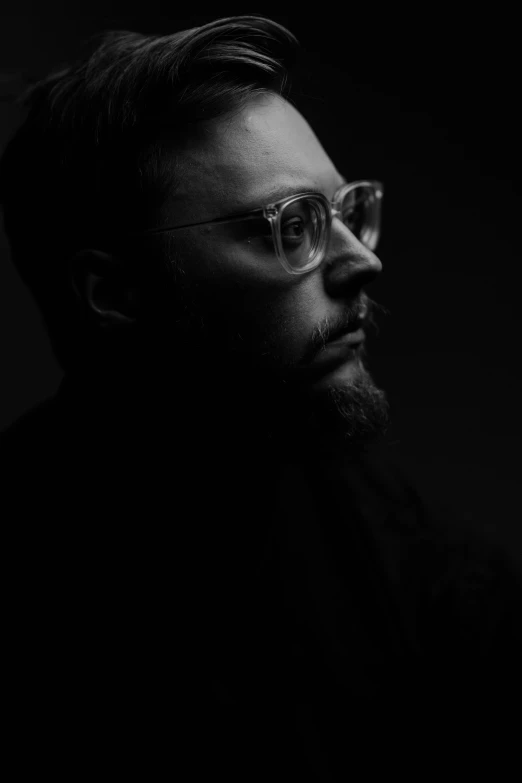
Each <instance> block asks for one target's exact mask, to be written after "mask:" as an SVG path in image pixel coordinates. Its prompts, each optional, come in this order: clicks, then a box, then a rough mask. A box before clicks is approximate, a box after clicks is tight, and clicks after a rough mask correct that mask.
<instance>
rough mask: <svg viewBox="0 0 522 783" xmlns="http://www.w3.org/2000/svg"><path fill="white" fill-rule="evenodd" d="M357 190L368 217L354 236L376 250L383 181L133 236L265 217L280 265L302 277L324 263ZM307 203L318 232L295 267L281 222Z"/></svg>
mask: <svg viewBox="0 0 522 783" xmlns="http://www.w3.org/2000/svg"><path fill="white" fill-rule="evenodd" d="M358 188H361V189H363V191H364V193H365V195H366V203H365V205H364V208H365V210H366V215H365V225H364V230H363V231H362V232H361V235H360V236H357V235H355V236H356V238H357V239H358V240H359V241H360V242H361V243H362V244H363V245H364V246H365V247H367V248H368V249H369V250H372V251H373V250H375V248H376V247H377V244H378V241H379V238H380V229H381V200H382V196H383V191H384V187H383V184H382V182H379V181H377V180H357V181H355V182H349V183H346V184H345V185H342V186H341V188H339V190H338V191H337V193H336V194H335V196H334V198H333V200H332V201H329V200H328V199H327V198H326V196H324V195H323V194H322V193H316V192H309V191H307V192H303V193H298V194H295V195H293V196H289V197H287V198H284V199H281V200H280V201H275V202H273V203H272V204H266V205H265V206H264V207H260V208H259V209H255V210H252V211H250V212H246V213H242V214H240V215H235V216H231V217H222V218H215V219H214V220H205V221H202V222H199V223H187V224H184V225H182V226H166V227H163V228H153V229H149V230H147V231H141V232H139V233H137V234H133V236H144V235H149V234H160V233H166V232H170V231H177V230H180V229H182V228H191V227H193V226H203V225H210V224H212V223H234V222H240V221H245V220H255V219H259V218H260V217H263V218H266V220H267V221H268V222H269V224H270V227H271V231H272V240H273V244H274V248H275V252H276V255H277V258H278V260H279V261H280V263H281V265H282V266H283V268H284V269H285V270H286V271H287V272H288V273H289V274H291V275H301V274H305V273H306V272H310V271H312V270H313V269H316V268H317V267H318V266H319V265H320V264H321V262H322V261H323V259H324V256H325V254H326V251H327V248H328V245H329V242H330V234H331V229H332V221H333V219H334V217H337V218H339V219H340V220H341V222H342V223H343V225H344V226H346V222H345V220H343V209H342V208H343V204H344V203H345V199H346V197H347V196H348V195H349V194H350V193H352V192H353V191H354V190H357V189H358ZM304 200H307V202H308V203H310V204H311V205H312V208H313V209H316V211H317V215H318V216H319V221H318V231H317V235H316V241H315V243H314V246H313V250H312V253H311V255H310V258H309V260H308V262H307V263H306V264H304V265H303V266H300V267H299V268H296V267H295V266H292V265H291V264H290V263H289V261H288V259H287V256H286V253H285V250H284V247H283V239H282V236H281V219H282V216H283V214H284V211H285V210H286V209H287V208H288V207H290V206H292V205H295V204H296V203H298V202H300V201H304ZM356 203H358V202H356ZM351 206H354V205H351ZM348 228H349V227H348Z"/></svg>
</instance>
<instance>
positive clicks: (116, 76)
mask: <svg viewBox="0 0 522 783" xmlns="http://www.w3.org/2000/svg"><path fill="white" fill-rule="evenodd" d="M296 44H297V41H296V39H295V38H294V36H293V35H292V34H291V33H290V32H289V31H288V30H286V29H285V28H284V27H282V26H281V25H279V24H278V23H276V22H273V21H271V20H269V19H266V18H264V17H261V16H258V15H249V16H236V17H229V18H225V19H218V20H216V21H213V22H210V23H209V24H205V25H203V26H201V27H194V28H192V29H188V30H182V31H179V32H176V33H173V34H170V35H141V34H139V33H135V32H128V31H111V32H106V33H103V34H101V36H100V35H99V36H96V37H95V38H94V39H91V42H90V44H89V48H90V53H89V54H87V55H86V56H85V57H84V58H83V59H81V60H80V61H79V62H77V63H75V64H74V65H71V66H70V67H68V68H66V69H64V70H61V71H60V72H56V73H52V74H51V75H50V76H48V77H47V78H45V79H44V80H42V81H41V82H39V83H37V84H35V85H34V86H32V87H31V88H30V90H29V91H27V93H26V94H25V95H24V96H22V104H23V106H24V108H25V110H26V112H27V114H26V118H25V120H24V122H23V124H22V125H21V127H20V128H19V129H18V131H17V132H16V134H15V135H14V137H13V138H12V139H11V141H10V142H9V144H8V145H7V148H6V150H5V152H4V154H3V157H2V159H1V161H0V202H1V203H2V206H3V212H4V227H5V231H6V234H7V236H8V239H9V242H10V246H11V256H12V261H13V263H14V265H15V267H16V269H17V270H18V272H19V274H20V276H21V278H22V280H23V281H24V282H25V284H26V285H27V287H28V288H29V290H30V291H31V293H32V295H33V297H34V299H35V301H36V303H37V305H38V307H39V309H40V311H41V312H42V315H43V318H44V322H45V325H46V328H47V331H48V334H49V337H50V340H51V344H52V347H53V350H54V353H55V355H56V357H57V359H58V362H59V363H60V365H61V366H62V368H63V369H67V368H68V366H70V364H71V362H72V361H73V359H74V358H75V356H76V354H77V353H78V350H77V349H78V345H76V343H75V341H77V340H78V335H79V332H80V331H81V330H82V329H83V330H85V329H87V326H86V325H85V323H84V322H83V320H82V317H81V316H80V315H79V314H78V312H77V310H78V308H77V305H76V303H75V302H74V301H73V296H72V290H69V287H68V283H67V279H66V274H65V264H66V261H67V258H69V257H70V255H71V253H73V252H74V251H75V250H79V249H81V248H82V247H86V246H87V245H88V244H92V243H97V244H98V246H99V247H100V246H101V247H103V243H104V242H107V241H108V237H110V236H111V235H113V234H117V233H118V231H125V230H129V229H130V228H132V229H133V230H134V229H135V228H136V226H139V225H142V226H143V227H145V225H146V224H148V222H149V220H150V219H151V218H152V216H153V215H154V214H155V213H156V211H157V209H158V207H159V205H160V204H161V203H162V202H163V199H164V197H165V195H166V192H167V190H172V188H173V187H175V182H173V180H172V171H171V170H170V169H169V168H168V167H166V166H165V153H166V152H167V151H168V150H172V149H175V146H176V144H177V143H179V142H181V141H182V140H184V139H186V138H190V134H191V129H193V128H194V124H195V123H197V122H199V121H201V120H207V119H212V118H216V117H220V116H222V115H224V114H226V113H227V112H228V111H231V110H233V109H235V108H236V107H240V106H241V105H242V103H243V102H244V101H246V100H248V99H249V98H250V97H251V96H252V95H254V94H257V93H262V92H275V93H278V94H280V95H282V96H283V97H288V92H289V89H290V79H289V71H290V68H291V65H292V63H293V61H294V56H295V53H296Z"/></svg>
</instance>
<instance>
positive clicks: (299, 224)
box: [281, 217, 305, 239]
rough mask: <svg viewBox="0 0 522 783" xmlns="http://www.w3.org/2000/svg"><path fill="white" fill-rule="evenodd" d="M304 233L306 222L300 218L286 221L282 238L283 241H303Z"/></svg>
mask: <svg viewBox="0 0 522 783" xmlns="http://www.w3.org/2000/svg"><path fill="white" fill-rule="evenodd" d="M304 232H305V225H304V220H303V218H300V217H294V218H291V219H290V220H285V222H284V225H282V226H281V236H282V237H283V239H302V237H303V236H304Z"/></svg>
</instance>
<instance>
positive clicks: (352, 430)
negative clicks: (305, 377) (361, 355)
mask: <svg viewBox="0 0 522 783" xmlns="http://www.w3.org/2000/svg"><path fill="white" fill-rule="evenodd" d="M310 416H311V420H312V426H313V428H314V429H315V430H316V431H318V432H319V433H320V434H321V437H324V436H327V437H328V436H332V437H334V438H340V439H342V440H344V441H345V442H347V443H365V442H369V441H372V440H375V439H379V438H381V437H383V436H384V435H385V434H386V432H387V430H388V427H389V423H390V414H389V402H388V399H387V396H386V393H385V392H384V391H383V390H382V389H380V388H379V387H378V386H377V385H376V384H375V382H374V380H373V378H372V376H371V374H370V373H369V371H368V370H367V369H366V368H365V367H364V365H363V363H362V361H361V360H358V361H357V362H353V363H351V365H350V366H349V367H342V368H340V369H339V370H338V371H336V372H333V373H330V374H329V376H328V377H327V378H324V379H322V380H321V382H320V383H319V384H316V385H315V388H314V394H313V395H312V397H311V399H310Z"/></svg>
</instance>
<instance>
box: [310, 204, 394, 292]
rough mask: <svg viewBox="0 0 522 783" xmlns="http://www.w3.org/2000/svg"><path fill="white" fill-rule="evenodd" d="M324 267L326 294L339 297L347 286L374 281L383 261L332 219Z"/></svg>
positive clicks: (350, 288)
mask: <svg viewBox="0 0 522 783" xmlns="http://www.w3.org/2000/svg"><path fill="white" fill-rule="evenodd" d="M323 269H324V280H325V287H326V289H327V291H328V293H329V294H330V295H331V296H337V297H339V296H343V295H345V292H346V290H347V289H349V290H350V291H353V290H356V289H360V288H362V287H363V286H364V285H368V284H369V283H371V282H372V281H373V280H375V278H376V277H377V276H378V275H379V274H380V272H381V271H382V263H381V261H380V259H379V258H378V257H377V256H376V255H375V253H374V252H373V251H372V250H370V249H369V248H367V247H366V245H363V243H362V242H360V241H359V240H358V239H357V237H356V236H354V234H352V232H351V231H350V230H349V229H348V228H347V227H346V226H345V225H344V223H342V222H341V221H340V220H338V219H336V218H334V220H333V221H332V229H331V235H330V242H329V247H328V251H327V254H326V257H325V259H324V262H323Z"/></svg>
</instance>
